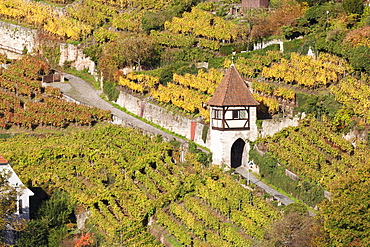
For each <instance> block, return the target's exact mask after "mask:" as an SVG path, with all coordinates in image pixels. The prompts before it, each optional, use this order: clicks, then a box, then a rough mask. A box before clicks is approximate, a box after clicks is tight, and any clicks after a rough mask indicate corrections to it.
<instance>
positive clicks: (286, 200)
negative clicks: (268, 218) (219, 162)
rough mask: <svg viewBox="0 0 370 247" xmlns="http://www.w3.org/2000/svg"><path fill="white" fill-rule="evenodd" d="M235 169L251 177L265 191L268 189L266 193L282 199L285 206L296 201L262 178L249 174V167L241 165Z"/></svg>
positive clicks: (251, 181) (253, 182) (244, 175)
mask: <svg viewBox="0 0 370 247" xmlns="http://www.w3.org/2000/svg"><path fill="white" fill-rule="evenodd" d="M235 171H236V172H237V173H239V174H240V175H242V176H243V177H244V178H246V179H248V178H249V182H250V183H252V184H255V185H256V186H257V187H259V188H261V189H263V190H264V191H266V193H268V194H270V195H271V196H273V197H274V198H275V199H276V200H278V201H280V202H281V203H282V204H284V205H285V206H286V205H289V204H291V203H294V201H293V200H292V199H290V198H289V197H287V196H286V195H284V194H281V193H280V192H278V191H277V190H274V189H273V188H271V187H270V186H268V185H266V184H265V183H263V182H261V180H259V179H258V178H256V177H255V176H253V174H251V173H249V174H248V170H247V168H245V167H241V166H240V167H238V168H236V169H235Z"/></svg>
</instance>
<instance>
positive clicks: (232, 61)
mask: <svg viewBox="0 0 370 247" xmlns="http://www.w3.org/2000/svg"><path fill="white" fill-rule="evenodd" d="M235 54H236V52H235V51H233V56H232V57H231V65H232V66H234V56H235Z"/></svg>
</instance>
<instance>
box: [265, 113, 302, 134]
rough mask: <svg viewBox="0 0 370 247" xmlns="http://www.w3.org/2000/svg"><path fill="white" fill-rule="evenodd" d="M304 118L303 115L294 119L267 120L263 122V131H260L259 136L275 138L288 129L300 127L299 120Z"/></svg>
mask: <svg viewBox="0 0 370 247" xmlns="http://www.w3.org/2000/svg"><path fill="white" fill-rule="evenodd" d="M304 116H305V115H304V114H303V115H302V116H295V117H292V118H277V119H265V120H263V121H262V129H261V130H259V136H260V137H266V136H273V135H274V134H275V133H277V132H279V131H280V130H282V129H284V128H286V127H289V126H298V124H299V120H301V119H302V118H304Z"/></svg>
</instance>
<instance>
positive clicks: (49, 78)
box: [42, 73, 62, 83]
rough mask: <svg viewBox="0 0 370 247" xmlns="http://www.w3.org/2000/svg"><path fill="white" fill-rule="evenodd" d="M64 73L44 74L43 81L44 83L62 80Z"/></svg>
mask: <svg viewBox="0 0 370 247" xmlns="http://www.w3.org/2000/svg"><path fill="white" fill-rule="evenodd" d="M61 79H62V75H61V74H60V73H58V74H50V75H44V76H43V77H42V82H43V83H48V82H56V81H59V82H60V81H61Z"/></svg>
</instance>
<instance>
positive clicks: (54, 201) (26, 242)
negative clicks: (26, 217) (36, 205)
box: [18, 191, 75, 247]
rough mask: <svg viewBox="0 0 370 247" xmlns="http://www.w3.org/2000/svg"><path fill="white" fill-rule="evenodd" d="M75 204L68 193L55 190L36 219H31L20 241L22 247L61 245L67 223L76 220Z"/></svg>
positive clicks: (19, 244)
mask: <svg viewBox="0 0 370 247" xmlns="http://www.w3.org/2000/svg"><path fill="white" fill-rule="evenodd" d="M73 211H74V205H73V204H72V203H71V201H70V198H69V196H68V194H67V193H64V192H61V191H55V192H54V193H53V195H52V196H51V198H50V199H49V200H47V201H46V202H44V203H43V205H42V206H41V207H40V209H39V211H38V215H37V216H36V219H34V220H32V221H30V222H29V223H28V225H27V228H26V229H25V231H24V232H23V233H22V234H21V238H20V239H19V241H18V246H20V247H31V246H60V242H61V241H62V239H63V237H65V236H66V234H67V229H66V226H65V225H66V224H67V223H70V222H75V218H74V216H73Z"/></svg>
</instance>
